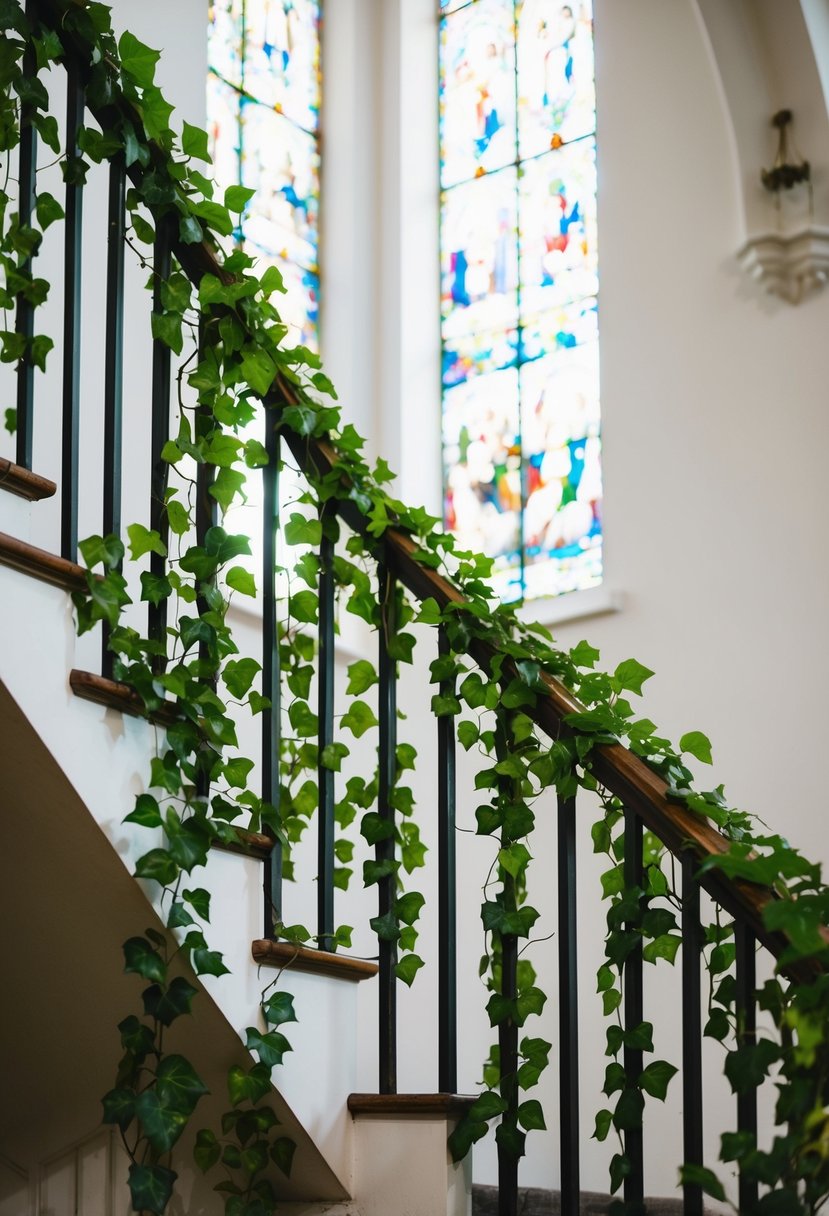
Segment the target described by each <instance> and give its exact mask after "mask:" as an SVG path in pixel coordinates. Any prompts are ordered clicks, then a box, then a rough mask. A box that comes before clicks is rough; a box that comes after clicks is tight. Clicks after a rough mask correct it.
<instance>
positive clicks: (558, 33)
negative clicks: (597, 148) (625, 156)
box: [518, 0, 596, 160]
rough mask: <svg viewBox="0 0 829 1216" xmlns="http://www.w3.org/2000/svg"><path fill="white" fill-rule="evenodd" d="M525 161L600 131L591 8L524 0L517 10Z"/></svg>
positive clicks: (586, 1) (581, 0)
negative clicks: (560, 144) (597, 124)
mask: <svg viewBox="0 0 829 1216" xmlns="http://www.w3.org/2000/svg"><path fill="white" fill-rule="evenodd" d="M518 81H519V97H518V132H519V147H520V155H521V159H522V160H524V159H525V158H527V157H531V156H538V155H539V154H540V153H542V152H546V151H547V150H548V149H549V148H550V147H555V146H557V145H558V143H559V142H560V141H563V142H564V143H569V142H570V141H571V140H574V139H580V138H581V137H582V136H584V135H590V134H592V132H593V131H595V129H596V86H595V79H594V69H593V6H592V3H591V2H590V0H574V2H573V3H572V4H560V3H558V2H557V0H556V2H551V0H524V3H523V4H520V5H519V10H518Z"/></svg>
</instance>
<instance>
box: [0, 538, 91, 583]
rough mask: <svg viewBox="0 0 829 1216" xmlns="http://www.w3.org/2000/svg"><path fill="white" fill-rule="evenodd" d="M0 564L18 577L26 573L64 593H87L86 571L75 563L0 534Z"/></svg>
mask: <svg viewBox="0 0 829 1216" xmlns="http://www.w3.org/2000/svg"><path fill="white" fill-rule="evenodd" d="M0 565H3V566H10V567H11V568H12V570H19V571H20V573H21V574H29V575H31V576H32V578H37V579H40V580H41V582H44V583H51V584H52V586H53V587H62V588H63V590H64V591H86V590H87V582H86V570H84V568H83V566H79V565H78V564H77V562H70V561H67V560H66V558H65V557H58V555H57V554H56V553H48V552H47V551H46V550H45V549H38V548H37V547H36V546H35V545H30V544H28V543H27V542H26V541H24V540H18V539H17V537H16V536H9V535H8V533H6V532H0Z"/></svg>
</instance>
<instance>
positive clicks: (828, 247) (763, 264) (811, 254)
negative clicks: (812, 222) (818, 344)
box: [737, 227, 829, 304]
mask: <svg viewBox="0 0 829 1216" xmlns="http://www.w3.org/2000/svg"><path fill="white" fill-rule="evenodd" d="M737 261H738V262H739V264H740V266H741V267H742V269H743V270H744V271H745V272H746V273H747V274H748V275H750V277H751V278H753V279H754V280H755V281H756V282H758V283H759V284H760V285H761V286H762V287H763V288H764V290H765V291H767V292H768V293H769V294H770V295H773V296H778V297H779V298H780V299H781V300H786V301H787V303H789V304H799V303H800V301H801V300H803V299H805V297H806V296H807V295H811V294H812V293H813V292H815V291H819V290H820V289H821V288H822V287H824V286H825V285H826V283H827V281H829V228H817V227H810V228H803V229H801V230H800V231H798V232H792V233H791V234H787V235H782V234H780V233H776V232H765V233H759V234H758V235H757V236H751V237H749V238H748V240H746V241H745V242H744V244H743V245H742V246H741V247H740V248H739V249H738V251H737Z"/></svg>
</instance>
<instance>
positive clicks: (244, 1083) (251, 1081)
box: [227, 1064, 271, 1106]
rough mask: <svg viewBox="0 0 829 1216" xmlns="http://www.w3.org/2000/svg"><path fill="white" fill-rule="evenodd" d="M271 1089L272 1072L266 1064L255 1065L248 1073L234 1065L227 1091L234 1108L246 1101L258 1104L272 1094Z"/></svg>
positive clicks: (228, 1080) (228, 1078) (228, 1077)
mask: <svg viewBox="0 0 829 1216" xmlns="http://www.w3.org/2000/svg"><path fill="white" fill-rule="evenodd" d="M270 1088H271V1070H270V1069H269V1068H268V1067H267V1066H266V1065H265V1064H254V1065H253V1067H252V1068H249V1069H248V1070H247V1072H246V1071H245V1070H244V1069H243V1068H240V1067H239V1066H238V1065H234V1067H233V1068H231V1069H230V1071H229V1072H228V1074H227V1090H228V1094H229V1095H230V1102H231V1105H232V1106H238V1105H239V1104H240V1102H244V1101H245V1099H248V1100H249V1101H250V1102H254V1103H256V1102H258V1101H259V1100H260V1099H261V1098H264V1096H265V1094H267V1093H269V1092H270Z"/></svg>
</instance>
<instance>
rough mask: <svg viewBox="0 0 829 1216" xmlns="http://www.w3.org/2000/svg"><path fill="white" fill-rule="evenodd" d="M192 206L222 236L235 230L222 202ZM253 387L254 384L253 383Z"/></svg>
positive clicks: (199, 203)
mask: <svg viewBox="0 0 829 1216" xmlns="http://www.w3.org/2000/svg"><path fill="white" fill-rule="evenodd" d="M191 206H192V208H193V211H194V212H195V213H196V215H197V216H198V217H199V219H200V220H204V222H205V224H207V226H208V227H209V228H213V229H214V230H215V231H216V232H218V233H219V234H220V235H221V236H230V234H231V233H232V232H233V221H232V220H231V218H230V216H229V215H228V213H227V207H223V206H222V205H221V203H213V202H211V201H210V200H209V199H200V200H199V201H198V202H196V203H191ZM246 379H247V377H246ZM252 387H253V385H251V388H252Z"/></svg>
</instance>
